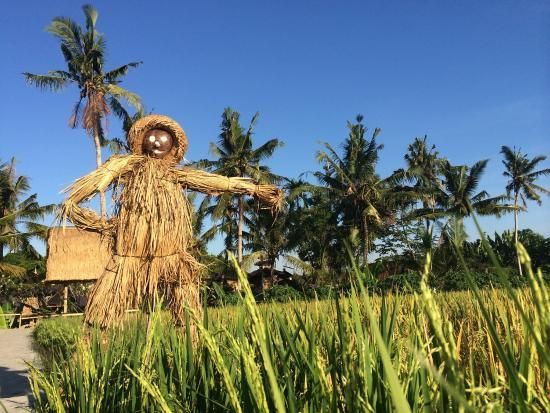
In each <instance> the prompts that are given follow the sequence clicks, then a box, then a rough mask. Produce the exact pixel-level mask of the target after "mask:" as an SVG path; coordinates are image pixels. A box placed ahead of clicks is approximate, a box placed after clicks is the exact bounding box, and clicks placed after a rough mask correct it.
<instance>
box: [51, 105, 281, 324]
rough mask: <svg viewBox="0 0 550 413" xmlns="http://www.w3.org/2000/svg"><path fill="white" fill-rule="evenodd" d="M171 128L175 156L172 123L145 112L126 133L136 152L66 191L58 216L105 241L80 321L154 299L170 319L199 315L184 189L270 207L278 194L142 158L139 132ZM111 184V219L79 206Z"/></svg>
mask: <svg viewBox="0 0 550 413" xmlns="http://www.w3.org/2000/svg"><path fill="white" fill-rule="evenodd" d="M153 128H160V129H164V130H168V131H170V132H171V133H172V134H173V135H174V136H176V138H177V143H178V145H177V150H176V152H175V153H174V154H173V157H174V159H181V157H182V156H183V153H184V152H185V149H186V148H187V139H186V138H185V134H184V133H183V130H181V128H180V127H179V125H178V124H177V123H175V122H174V121H172V120H171V119H169V118H166V117H164V116H158V115H154V116H148V117H146V118H143V119H141V120H140V121H138V122H137V123H136V124H135V125H134V127H133V128H132V130H131V131H130V143H131V145H132V148H133V150H134V151H135V152H136V154H133V155H126V156H113V157H112V158H111V159H109V160H108V161H107V162H106V163H105V164H104V165H103V166H102V167H100V168H98V169H97V170H95V171H93V172H91V173H90V174H88V175H86V176H84V177H82V178H80V179H78V180H77V181H76V182H74V183H73V184H72V185H71V186H70V187H69V188H67V189H66V191H67V192H69V195H68V197H67V200H66V201H65V203H64V204H63V207H62V209H61V218H62V219H63V220H66V219H68V220H70V221H71V222H72V223H73V224H74V225H75V226H77V227H78V228H81V229H85V230H88V231H93V232H99V233H101V234H103V235H104V236H106V237H107V238H109V239H111V240H112V242H111V244H110V245H111V249H110V256H111V257H110V259H109V262H108V264H107V265H105V266H104V267H103V271H102V274H101V276H100V277H99V279H98V281H97V283H96V284H95V286H94V288H93V290H92V292H91V295H90V297H89V300H88V306H87V307H86V316H85V320H86V321H87V322H88V323H90V324H99V325H100V326H101V327H107V326H108V325H110V324H113V323H116V322H117V321H118V320H120V319H121V318H122V315H123V314H124V311H125V310H126V309H128V308H135V307H139V306H141V305H143V304H150V305H151V306H154V304H155V301H156V300H158V299H159V297H163V298H164V300H165V301H166V302H167V303H168V305H169V307H170V309H171V312H172V315H173V318H174V319H175V321H176V322H178V323H182V322H183V314H184V312H183V309H184V308H185V306H190V307H191V308H193V309H194V310H195V311H196V312H198V313H200V311H201V305H200V299H199V298H200V297H199V286H200V273H201V270H202V269H203V266H202V265H201V264H200V263H199V262H197V261H196V260H195V258H194V257H193V256H192V255H191V253H190V251H191V248H192V245H193V239H192V237H193V231H192V216H191V214H192V208H191V205H190V204H189V201H188V199H187V197H186V195H185V192H184V189H190V190H196V191H200V192H203V193H206V194H218V193H222V192H232V193H235V194H249V195H252V196H255V197H257V198H259V199H260V200H261V201H263V202H265V203H267V204H268V205H270V206H271V207H272V208H277V207H278V206H279V205H280V204H281V202H282V192H281V191H280V190H279V189H278V188H276V187H274V186H271V185H256V184H254V182H253V181H252V180H250V179H247V178H227V177H224V176H220V175H215V174H211V173H208V172H204V171H199V170H195V169H190V168H177V167H176V165H175V163H174V162H173V159H166V158H163V159H157V158H151V157H148V156H144V155H141V149H142V148H141V142H140V139H142V137H143V135H144V134H145V133H146V132H147V130H149V129H153ZM109 188H112V189H113V194H114V201H115V214H114V215H115V216H114V217H113V218H111V219H110V220H104V219H102V218H101V217H99V216H98V215H97V214H96V213H95V212H93V211H92V210H90V209H87V208H83V207H81V206H80V205H79V204H80V203H82V202H85V201H87V200H89V199H90V198H91V197H92V196H94V195H95V194H96V193H98V192H100V191H106V190H107V189H109Z"/></svg>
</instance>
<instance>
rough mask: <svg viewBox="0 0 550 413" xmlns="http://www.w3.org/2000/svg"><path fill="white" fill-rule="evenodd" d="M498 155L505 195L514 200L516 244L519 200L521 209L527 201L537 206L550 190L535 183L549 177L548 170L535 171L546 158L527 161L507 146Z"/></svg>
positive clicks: (519, 267)
mask: <svg viewBox="0 0 550 413" xmlns="http://www.w3.org/2000/svg"><path fill="white" fill-rule="evenodd" d="M500 153H502V155H503V157H504V160H503V161H502V163H503V164H504V167H505V168H506V170H505V171H504V173H503V175H504V176H505V177H507V178H508V183H507V184H506V193H507V194H508V195H509V196H510V195H511V196H513V198H514V243H517V242H518V215H519V209H520V206H519V201H520V200H521V203H522V206H523V208H527V200H532V201H536V202H537V203H538V204H539V205H540V204H541V203H542V200H541V195H542V194H545V195H549V194H550V190H548V189H546V188H544V187H542V186H540V185H537V184H536V183H535V182H536V181H537V179H538V178H540V177H542V176H547V175H550V168H546V169H539V170H537V166H538V165H539V164H540V163H541V162H542V161H544V160H545V159H546V156H542V155H539V156H535V157H534V158H533V159H529V158H528V157H527V155H526V154H523V153H521V152H520V151H519V150H516V149H515V148H514V149H513V150H512V149H510V148H509V147H508V146H502V148H501V150H500ZM517 260H518V261H517V262H518V269H519V273H520V275H523V270H522V268H521V263H520V262H519V257H518V258H517Z"/></svg>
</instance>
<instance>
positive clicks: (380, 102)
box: [0, 0, 550, 236]
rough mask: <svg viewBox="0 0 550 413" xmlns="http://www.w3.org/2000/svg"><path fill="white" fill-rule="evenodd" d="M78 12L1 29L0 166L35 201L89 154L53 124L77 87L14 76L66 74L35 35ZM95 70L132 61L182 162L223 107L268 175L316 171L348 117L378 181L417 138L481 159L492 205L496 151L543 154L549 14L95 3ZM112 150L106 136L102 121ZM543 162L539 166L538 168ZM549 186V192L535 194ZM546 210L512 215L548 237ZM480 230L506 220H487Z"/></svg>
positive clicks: (49, 43) (469, 159) (60, 123)
mask: <svg viewBox="0 0 550 413" xmlns="http://www.w3.org/2000/svg"><path fill="white" fill-rule="evenodd" d="M82 4H83V2H82V3H80V2H77V1H39V0H27V1H16V0H6V1H4V2H3V13H2V14H1V15H0V48H1V50H2V52H3V56H4V58H3V62H2V65H1V67H0V81H1V82H2V83H1V90H2V93H3V96H4V97H3V99H2V103H1V107H0V116H1V122H0V139H1V142H2V144H1V146H0V158H1V159H3V160H8V159H9V158H10V157H11V156H15V157H16V158H17V159H18V161H19V173H21V174H24V175H28V176H30V177H31V179H32V185H33V191H35V192H38V194H39V199H40V201H41V202H43V203H49V202H60V201H61V200H62V197H61V195H60V194H59V192H60V190H61V189H62V188H64V187H65V186H66V185H67V184H69V183H70V182H71V181H72V180H74V179H75V178H77V177H79V176H82V175H84V174H86V173H87V172H89V171H90V170H91V169H93V168H94V152H93V145H92V141H91V140H90V139H89V138H87V137H86V136H85V133H84V132H83V131H82V130H71V129H69V128H68V127H67V120H68V117H69V114H70V111H71V109H72V106H73V105H74V103H75V101H76V99H77V91H76V89H74V88H73V89H71V88H69V89H67V90H66V91H64V92H60V93H43V92H40V91H39V90H38V89H36V88H34V87H30V86H27V85H26V84H25V83H24V81H23V76H22V75H21V72H24V71H29V72H32V73H43V72H46V71H47V70H51V69H65V66H64V62H63V59H62V56H61V53H60V51H59V47H58V43H57V41H56V40H55V39H54V38H53V37H52V36H51V35H49V34H48V33H46V32H45V31H44V28H45V27H46V25H47V24H48V23H49V22H50V21H51V19H52V18H53V17H54V16H58V15H62V16H68V17H71V18H72V19H74V20H76V21H77V22H79V23H80V24H84V21H83V13H82V11H81V8H80V7H81V5H82ZM93 4H94V5H95V6H96V8H97V9H98V10H99V20H98V24H97V26H98V28H99V30H100V31H101V32H103V33H104V34H105V36H106V39H107V47H108V56H107V69H109V68H114V67H116V66H118V65H120V64H123V63H127V62H129V61H133V60H142V61H143V62H144V63H143V65H142V66H141V67H139V68H138V69H136V70H134V71H132V72H131V73H130V74H129V75H128V76H127V77H126V79H125V81H124V83H123V86H124V87H126V88H128V89H130V90H132V91H134V92H136V93H138V94H139V95H140V96H141V97H142V98H143V101H144V103H145V104H146V106H147V108H148V109H149V110H154V111H155V112H157V113H162V114H166V115H169V116H172V117H173V118H175V119H176V120H178V121H179V122H180V123H181V125H182V126H183V128H184V129H185V130H186V132H187V134H188V137H189V142H190V146H189V151H188V153H187V159H189V160H196V159H199V158H204V157H207V156H209V154H208V144H209V142H211V141H214V140H215V139H216V137H217V135H218V133H219V123H220V115H221V113H222V111H223V108H224V107H226V106H231V107H232V108H233V109H235V110H237V111H239V112H241V115H242V119H243V121H244V122H245V123H246V122H248V120H249V119H250V117H251V116H252V114H253V113H254V112H256V111H259V112H260V122H259V125H258V127H257V129H256V131H257V133H256V138H255V139H256V143H257V144H260V143H262V142H264V141H265V140H266V139H268V138H272V137H277V138H280V139H282V140H283V141H284V142H285V147H284V148H282V149H280V150H279V151H278V152H277V154H276V155H275V156H274V157H273V159H272V160H271V161H270V162H269V164H270V166H271V167H272V168H273V170H274V171H275V172H277V173H279V174H283V175H286V176H297V175H298V174H300V173H302V172H304V171H308V170H309V171H311V170H315V169H316V168H317V167H318V166H317V164H316V162H315V152H316V151H317V150H318V149H319V148H320V145H319V141H328V142H330V143H331V144H333V145H338V144H339V143H340V142H342V140H343V139H344V138H345V136H346V134H347V130H346V127H345V125H346V121H347V120H351V119H353V118H354V117H355V115H356V114H357V113H362V114H363V115H364V116H365V121H366V124H367V125H368V126H369V127H371V128H374V127H380V128H381V129H382V134H381V135H380V138H379V139H380V142H381V143H383V144H384V145H385V148H384V150H383V152H382V158H381V162H380V173H381V174H383V175H384V174H389V173H391V171H393V170H394V169H397V168H399V167H401V166H403V154H404V152H405V150H406V147H407V144H408V143H410V142H411V141H412V139H413V138H414V137H415V136H422V135H424V134H427V135H428V137H429V139H430V141H431V142H433V143H435V144H436V145H437V147H438V149H439V151H440V152H441V154H442V155H444V156H447V157H448V158H449V159H450V160H451V161H452V162H453V163H467V164H471V163H473V162H475V161H477V160H479V159H484V158H490V159H491V161H490V163H489V169H488V171H487V173H486V175H485V177H484V179H483V180H482V181H481V187H482V189H487V190H488V191H489V192H490V194H491V195H497V194H499V193H502V192H503V190H504V185H505V178H504V177H502V164H501V160H500V154H499V150H500V146H501V145H509V146H514V145H516V146H520V147H521V149H522V150H523V151H526V152H527V153H529V154H530V155H534V154H545V155H550V117H549V116H548V114H549V109H550V83H549V79H550V77H549V75H550V70H549V69H550V63H549V57H550V42H549V40H550V2H548V1H542V0H541V1H530V0H523V1H519V0H518V1H515V0H514V1H511V0H498V1H479V0H476V1H460V2H457V1H441V0H439V1H421V2H420V1H416V2H413V1H400V2H398V1H353V2H352V1H340V2H335V1H315V2H314V1H271V2H266V1H231V2H228V1H215V2H214V1H201V2H198V1H197V2H188V1H162V0H157V1H154V2H151V1H142V0H140V1H95V2H93ZM109 134H110V136H120V126H119V124H118V123H117V122H116V121H115V120H112V121H111V123H110V128H109ZM548 166H550V162H548V161H547V162H546V167H548ZM541 183H542V184H544V185H546V186H548V185H550V180H548V179H546V180H544V181H541ZM549 217H550V199H549V198H546V199H545V205H543V206H542V207H538V206H537V205H536V204H532V205H530V206H529V213H527V214H523V215H522V216H521V217H520V223H521V225H523V226H529V227H532V228H534V229H535V230H537V231H538V232H541V233H543V234H545V235H547V236H548V235H550V220H549ZM483 225H484V227H485V229H486V230H487V231H488V232H493V230H498V231H501V230H503V229H506V228H509V227H511V226H512V217H511V216H510V217H505V218H503V219H500V220H496V219H486V220H484V221H483Z"/></svg>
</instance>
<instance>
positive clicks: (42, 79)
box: [23, 5, 141, 215]
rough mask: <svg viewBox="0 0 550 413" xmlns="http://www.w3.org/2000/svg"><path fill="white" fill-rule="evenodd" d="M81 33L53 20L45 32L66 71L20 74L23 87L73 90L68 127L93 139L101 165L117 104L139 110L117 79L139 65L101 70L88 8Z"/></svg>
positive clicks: (98, 38)
mask: <svg viewBox="0 0 550 413" xmlns="http://www.w3.org/2000/svg"><path fill="white" fill-rule="evenodd" d="M83 10H84V15H85V19H86V28H85V30H84V29H83V28H82V27H80V26H79V25H78V24H77V23H75V22H74V21H72V20H71V19H69V18H67V17H56V18H54V19H53V20H52V22H51V23H50V25H49V26H48V27H47V28H46V30H47V31H48V32H49V33H51V34H52V35H53V36H55V37H56V38H57V39H58V40H59V41H60V46H61V52H62V54H63V58H64V59H65V63H66V64H67V70H52V71H50V72H48V73H47V74H44V75H36V74H31V73H23V75H24V76H25V79H26V81H27V83H29V84H31V85H35V86H37V87H38V88H40V89H43V90H51V91H58V90H61V89H63V88H65V87H67V86H69V85H71V84H72V85H75V86H77V88H78V90H79V98H78V100H77V102H76V104H75V106H74V108H73V111H72V113H71V117H70V118H69V126H70V127H72V128H76V127H77V126H78V125H79V124H81V125H82V127H83V128H84V129H85V130H86V131H87V132H88V133H89V134H90V135H91V136H92V137H93V139H94V144H95V154H96V164H97V166H98V167H100V166H101V164H102V159H101V147H102V145H103V144H104V143H105V139H104V127H105V126H106V120H107V116H108V115H109V114H110V113H111V111H112V112H114V113H115V114H116V115H119V114H120V113H122V110H123V105H122V102H121V100H125V101H126V102H127V103H128V104H130V105H131V106H133V107H135V108H136V109H137V110H141V101H140V98H139V96H138V95H136V94H135V93H132V92H129V91H128V90H126V89H124V88H122V87H121V86H120V85H119V84H120V82H121V78H122V77H123V76H124V75H126V74H127V73H128V70H129V69H130V68H133V67H137V66H138V65H139V64H141V62H131V63H127V64H125V65H122V66H120V67H117V68H116V69H113V70H110V71H108V72H105V71H104V67H105V54H106V53H105V39H104V37H103V35H102V34H100V33H99V32H98V31H97V30H96V22H97V17H98V13H97V10H96V9H95V8H94V7H92V6H91V5H85V6H84V7H83ZM100 197H101V214H102V215H105V214H106V212H105V211H106V206H105V196H104V194H103V193H101V194H100Z"/></svg>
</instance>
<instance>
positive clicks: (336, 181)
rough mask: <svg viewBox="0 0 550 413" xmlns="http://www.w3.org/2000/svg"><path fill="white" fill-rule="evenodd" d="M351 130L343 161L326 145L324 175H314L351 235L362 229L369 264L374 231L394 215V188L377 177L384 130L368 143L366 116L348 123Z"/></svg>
mask: <svg viewBox="0 0 550 413" xmlns="http://www.w3.org/2000/svg"><path fill="white" fill-rule="evenodd" d="M347 126H348V129H349V134H348V137H347V139H346V140H345V142H344V145H343V155H342V157H340V156H339V155H338V153H337V152H336V150H335V149H334V148H333V147H332V146H331V145H330V144H328V143H324V146H325V149H326V151H319V152H317V160H318V161H319V162H320V163H321V164H322V166H323V171H318V172H315V173H314V175H315V176H316V177H317V179H319V181H320V182H321V183H323V184H324V185H326V187H327V188H328V190H329V192H330V193H331V194H332V201H333V202H334V203H335V204H336V205H337V208H338V210H339V211H340V215H341V220H342V223H343V225H344V226H346V227H348V228H349V229H350V230H349V231H348V232H349V233H352V232H353V231H356V230H357V229H359V228H360V231H361V242H362V246H363V250H362V256H363V262H364V264H367V263H368V254H369V252H370V243H371V237H372V234H371V229H372V228H371V227H372V226H375V225H378V224H381V223H382V221H383V220H384V219H385V218H388V217H389V216H390V215H391V211H390V208H388V207H389V203H388V202H387V201H389V197H390V194H391V193H392V188H391V185H390V181H389V180H388V179H381V178H380V177H379V175H378V174H377V173H376V166H377V163H378V158H379V152H380V150H381V149H382V148H383V145H379V144H378V143H377V142H376V137H377V136H378V134H379V133H380V129H379V128H376V129H375V130H374V132H373V133H372V136H371V137H370V139H367V138H366V137H365V135H366V133H367V129H366V127H365V126H364V125H363V116H362V115H358V116H357V117H356V123H351V122H348V125H347Z"/></svg>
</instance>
